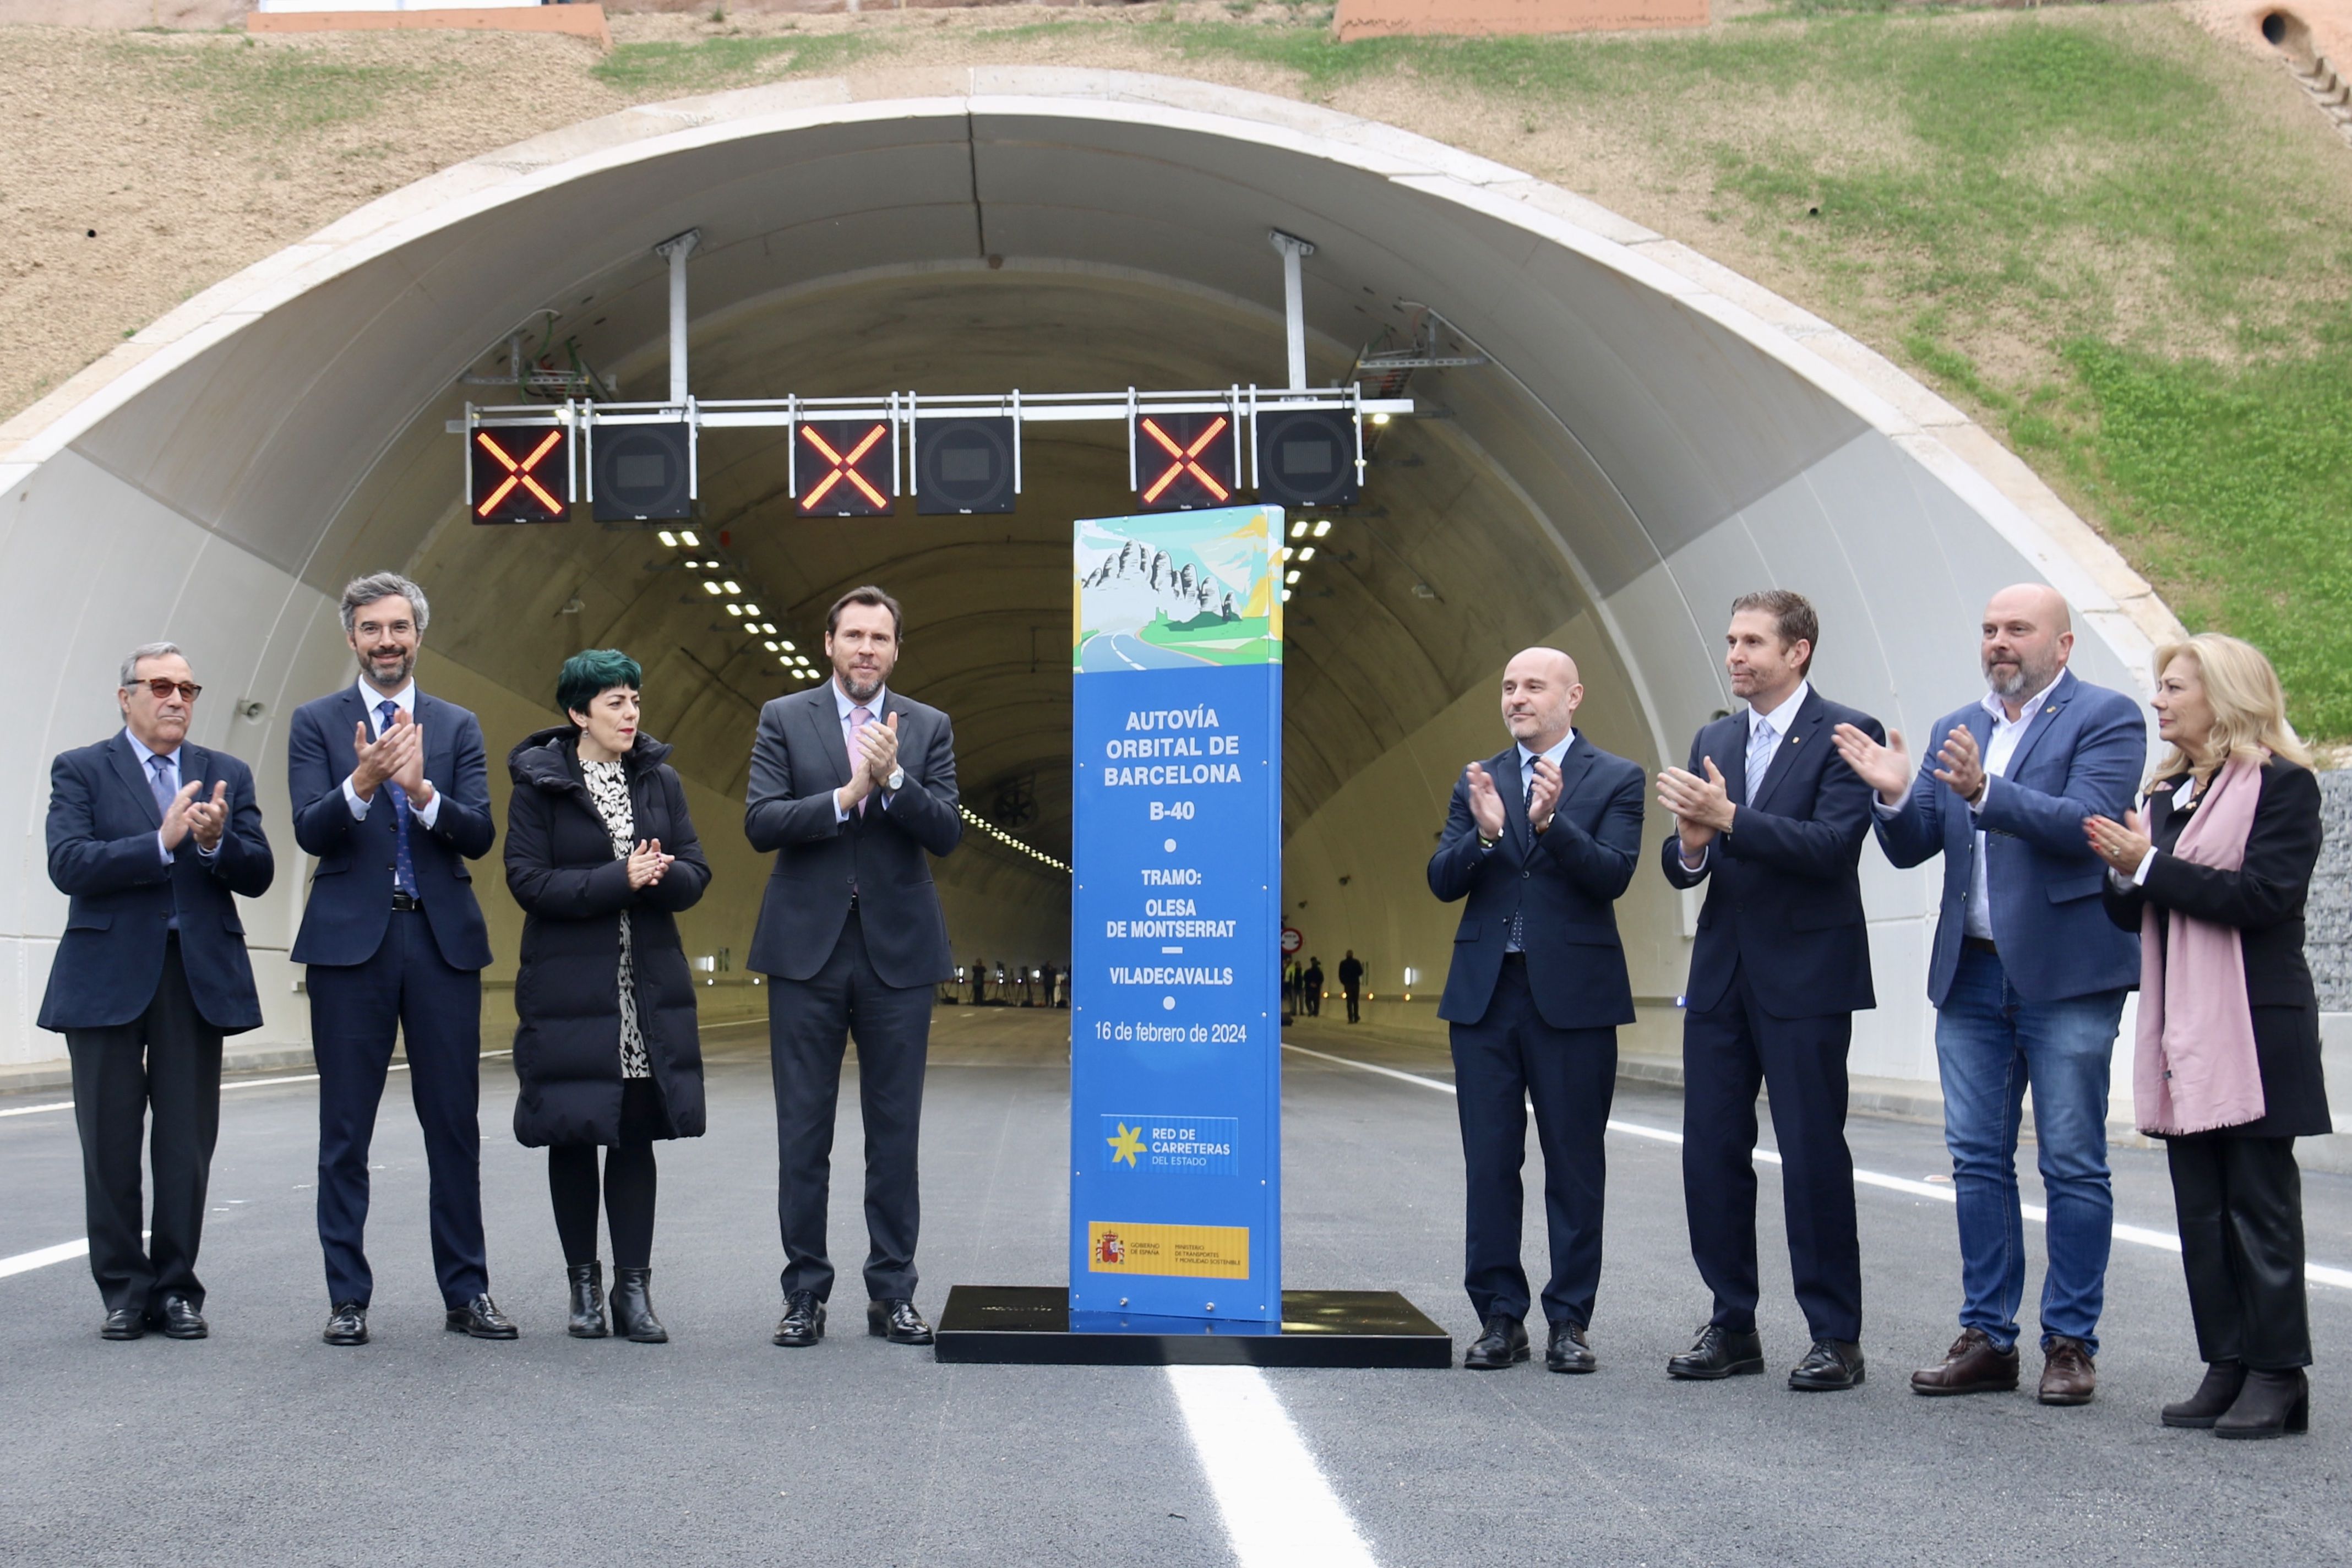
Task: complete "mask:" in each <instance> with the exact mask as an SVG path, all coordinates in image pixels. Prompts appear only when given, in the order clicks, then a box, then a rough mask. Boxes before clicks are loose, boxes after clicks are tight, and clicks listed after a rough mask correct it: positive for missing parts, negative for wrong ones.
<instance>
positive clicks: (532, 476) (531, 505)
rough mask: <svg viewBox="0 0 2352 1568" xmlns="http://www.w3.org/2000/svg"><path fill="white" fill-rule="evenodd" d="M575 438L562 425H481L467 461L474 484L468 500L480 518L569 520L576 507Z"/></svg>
mask: <svg viewBox="0 0 2352 1568" xmlns="http://www.w3.org/2000/svg"><path fill="white" fill-rule="evenodd" d="M570 439H571V433H570V432H569V431H567V430H565V429H564V428H563V427H562V426H556V427H554V428H552V429H551V428H549V427H548V426H544V425H508V426H479V427H478V428H477V429H476V430H475V431H474V445H473V450H472V452H471V453H470V454H469V456H470V458H471V459H472V460H471V461H470V462H468V463H467V476H468V478H469V479H471V480H472V483H471V484H470V485H469V486H468V487H467V496H466V500H467V504H468V506H469V507H470V509H471V510H472V511H473V514H474V521H476V522H562V521H564V519H565V518H567V517H568V516H570V515H571V511H572V473H571V463H570V461H569V458H570V456H571V454H570V452H569V451H568V450H567V448H566V443H567V442H568V441H569V440H570ZM559 494H560V495H561V497H562V499H561V500H559V499H557V498H558V496H559Z"/></svg>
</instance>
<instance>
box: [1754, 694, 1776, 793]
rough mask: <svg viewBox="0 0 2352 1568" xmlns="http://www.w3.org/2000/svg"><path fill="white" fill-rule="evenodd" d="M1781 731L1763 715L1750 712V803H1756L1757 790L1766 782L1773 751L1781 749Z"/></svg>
mask: <svg viewBox="0 0 2352 1568" xmlns="http://www.w3.org/2000/svg"><path fill="white" fill-rule="evenodd" d="M1779 749H1780V732H1779V731H1776V730H1774V729H1773V728H1772V726H1771V725H1769V724H1768V723H1766V722H1765V721H1764V719H1763V716H1762V715H1760V714H1758V713H1754V712H1752V711H1751V712H1750V713H1749V715H1748V805H1755V804H1756V791H1757V789H1758V788H1759V786H1761V785H1762V784H1763V783H1764V774H1765V773H1766V772H1768V771H1769V769H1770V768H1771V766H1772V753H1773V752H1776V751H1778V750H1779Z"/></svg>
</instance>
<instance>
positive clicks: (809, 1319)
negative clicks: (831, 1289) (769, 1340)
mask: <svg viewBox="0 0 2352 1568" xmlns="http://www.w3.org/2000/svg"><path fill="white" fill-rule="evenodd" d="M823 1338H824V1302H822V1301H820V1300H817V1299H816V1292H815V1291H814V1290H794V1291H792V1292H791V1293H789V1294H788V1295H786V1296H785V1297H784V1315H783V1318H782V1321H779V1322H778V1323H777V1324H776V1335H775V1342H776V1343H778V1344H780V1345H790V1346H792V1347H793V1349H795V1350H798V1349H801V1348H802V1347H803V1346H807V1345H813V1344H814V1343H816V1342H817V1341H819V1340H821V1339H823Z"/></svg>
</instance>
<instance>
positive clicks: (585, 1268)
mask: <svg viewBox="0 0 2352 1568" xmlns="http://www.w3.org/2000/svg"><path fill="white" fill-rule="evenodd" d="M563 1273H564V1277H565V1278H566V1279H570V1280H571V1281H572V1338H573V1339H575V1340H601V1339H604V1338H605V1337H606V1336H608V1335H609V1334H611V1332H612V1330H610V1329H609V1328H606V1327H605V1326H604V1265H603V1264H602V1263H571V1264H566V1265H565V1266H564V1269H563Z"/></svg>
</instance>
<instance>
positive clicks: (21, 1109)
mask: <svg viewBox="0 0 2352 1568" xmlns="http://www.w3.org/2000/svg"><path fill="white" fill-rule="evenodd" d="M512 1055H514V1052H512V1051H510V1050H508V1051H484V1052H483V1053H482V1059H483V1060H484V1061H488V1060H490V1059H491V1058H495V1057H510V1056H512ZM384 1070H385V1071H387V1072H406V1071H407V1070H408V1064H407V1063H406V1062H394V1063H393V1064H392V1065H391V1066H390V1067H389V1068H385V1069H384ZM318 1081H319V1075H318V1074H317V1073H314V1072H298V1073H292V1074H289V1075H288V1076H287V1077H284V1078H240V1079H232V1080H231V1081H229V1082H227V1083H224V1084H222V1085H221V1092H222V1093H223V1094H226V1093H228V1092H229V1091H230V1090H232V1089H268V1088H269V1087H270V1086H271V1085H272V1084H280V1083H316V1082H318ZM72 1109H73V1101H72V1100H53V1101H51V1102H50V1103H49V1104H47V1105H16V1106H10V1107H9V1108H8V1109H6V1110H0V1116H31V1115H33V1114H34V1113H36V1112H37V1111H43V1110H72Z"/></svg>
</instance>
